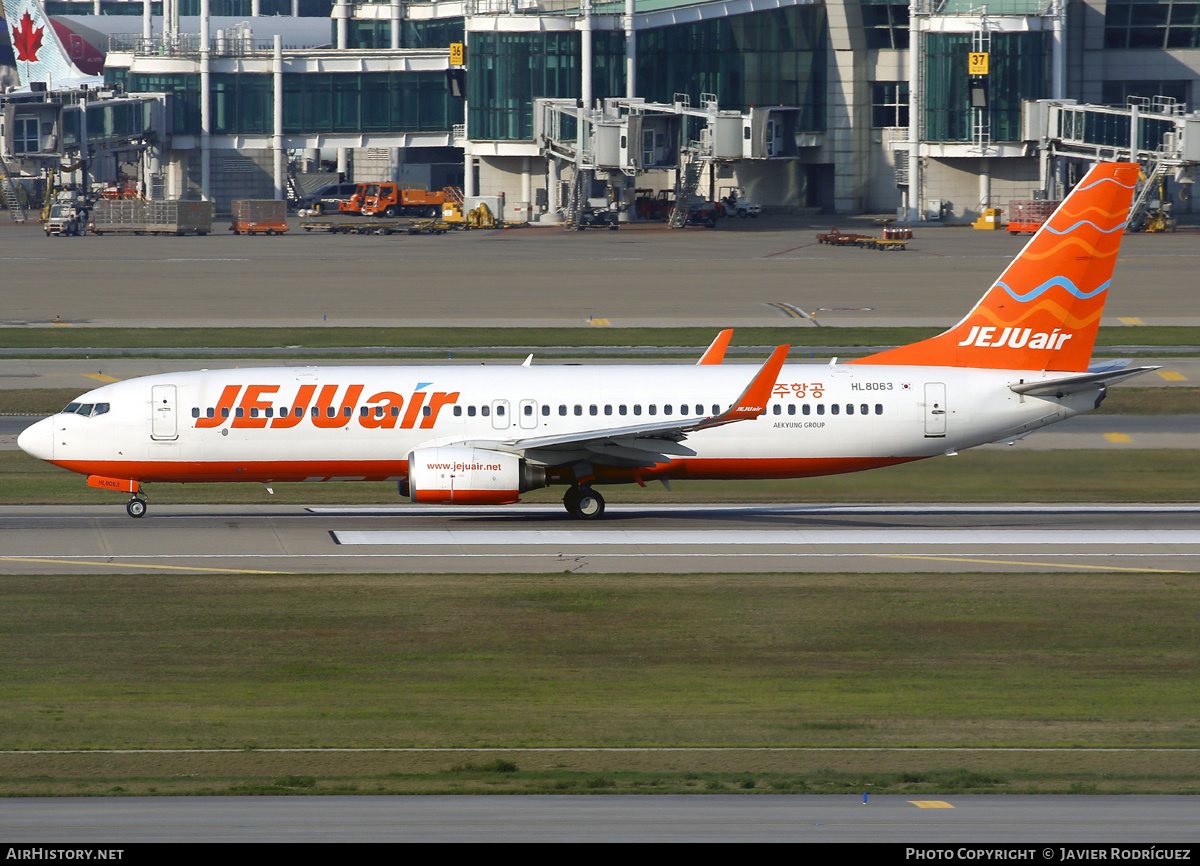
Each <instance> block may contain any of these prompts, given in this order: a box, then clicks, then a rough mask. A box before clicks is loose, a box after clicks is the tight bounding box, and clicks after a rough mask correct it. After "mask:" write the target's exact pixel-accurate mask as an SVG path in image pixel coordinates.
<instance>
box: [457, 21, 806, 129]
mask: <svg viewBox="0 0 1200 866" xmlns="http://www.w3.org/2000/svg"><path fill="white" fill-rule="evenodd" d="M592 38H593V42H592V57H593V60H594V62H595V69H594V72H593V78H592V93H593V96H594V98H596V99H603V98H605V97H610V96H623V95H624V94H625V42H624V34H623V33H621V32H619V31H602V30H598V31H594V32H593V35H592ZM827 38H828V33H827V28H826V17H825V9H824V7H823V6H802V7H796V6H793V7H789V8H786V9H774V10H770V11H766V12H755V13H750V14H747V15H737V16H731V17H726V18H717V19H712V20H708V21H699V22H695V23H690V24H678V25H674V26H670V27H659V28H654V29H651V30H641V31H638V34H637V56H638V71H637V75H638V82H639V87H638V90H639V92H640V93H639V95H641V96H644V97H645V98H646V99H647V100H648V101H650V102H672V101H673V99H674V95H675V94H676V93H686V94H687V95H688V96H689V97H690V98H691V100H692V104H693V105H698V104H699V102H700V94H701V93H714V94H716V96H717V101H718V102H719V103H720V105H721V107H722V108H726V109H737V110H741V111H746V110H748V109H749V108H750V107H751V106H755V105H758V106H763V105H789V106H796V107H799V108H800V109H801V118H800V129H801V130H802V131H806V132H811V131H820V130H822V129H824V126H825V64H826V52H825V44H826V42H827ZM579 57H580V34H579V33H577V32H573V31H563V32H517V33H486V32H481V33H472V34H471V53H470V62H469V64H468V72H467V102H468V104H469V105H470V109H469V112H470V117H469V122H468V129H469V132H470V136H471V138H472V139H476V140H528V139H530V138H532V137H533V100H534V99H537V98H539V97H548V98H560V99H563V98H566V99H569V98H578V97H579V95H580V91H579V87H580V84H579V77H580V76H579Z"/></svg>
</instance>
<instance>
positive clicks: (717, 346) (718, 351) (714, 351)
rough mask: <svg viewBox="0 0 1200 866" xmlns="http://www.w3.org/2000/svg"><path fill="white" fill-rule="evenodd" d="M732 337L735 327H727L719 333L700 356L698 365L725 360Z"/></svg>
mask: <svg viewBox="0 0 1200 866" xmlns="http://www.w3.org/2000/svg"><path fill="white" fill-rule="evenodd" d="M731 339H733V328H726V329H725V330H724V331H722V332H721V333H719V334H717V338H716V339H715V340H713V341H712V343H711V344H710V345H709V347H708V348H707V349H706V350H705V351H704V354H703V355H701V356H700V360H699V361H697V362H696V365H697V366H699V365H701V364H720V363H721V362H722V361H724V360H725V350H726V349H728V348H729V341H730V340H731Z"/></svg>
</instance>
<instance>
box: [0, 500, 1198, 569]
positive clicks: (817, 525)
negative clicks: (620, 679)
mask: <svg viewBox="0 0 1200 866" xmlns="http://www.w3.org/2000/svg"><path fill="white" fill-rule="evenodd" d="M1198 516H1200V505H1183V504H1181V505H1141V504H1129V505H828V506H822V505H774V506H765V505H679V506H672V505H654V506H645V505H639V506H630V505H614V506H610V508H609V509H608V512H607V513H606V515H605V518H604V519H603V520H599V521H595V522H588V523H579V522H577V521H574V520H571V519H570V518H569V517H568V516H567V515H566V512H565V511H564V510H563V508H562V507H561V506H559V505H525V504H521V505H515V506H504V507H495V508H489V507H477V508H455V507H439V506H419V505H396V506H363V507H350V506H310V507H302V506H278V507H272V506H269V505H261V506H245V505H243V506H200V505H162V506H155V505H154V504H153V503H152V504H151V509H150V514H149V516H147V517H144V518H141V519H132V518H130V517H128V516H127V515H126V514H125V511H124V508H123V507H122V506H121V505H120V504H119V503H117V502H114V503H113V505H112V506H106V507H96V506H21V507H15V506H7V507H3V508H0V570H2V571H3V572H5V573H8V574H55V573H64V572H69V573H79V574H115V573H124V574H135V573H142V574H145V573H151V572H158V573H163V572H185V571H186V572H193V573H209V574H223V573H235V572H236V573H246V572H249V573H262V574H269V573H315V574H329V573H492V574H502V573H561V572H587V573H628V572H644V573H654V574H669V573H694V572H742V573H745V572H793V573H798V572H830V571H837V572H846V571H853V572H863V573H866V572H980V571H987V572H1055V571H1078V570H1081V569H1083V570H1099V571H1106V570H1119V571H1147V570H1152V571H1170V572H1197V571H1200V528H1198V526H1197V517H1198Z"/></svg>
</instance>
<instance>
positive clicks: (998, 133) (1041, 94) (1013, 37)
mask: <svg viewBox="0 0 1200 866" xmlns="http://www.w3.org/2000/svg"><path fill="white" fill-rule="evenodd" d="M1050 39H1051V35H1050V34H1049V33H1047V32H1045V31H1034V32H1031V33H995V34H992V37H991V43H992V44H991V51H990V60H989V63H990V69H989V72H988V75H987V76H986V81H987V88H988V114H989V118H990V120H991V139H992V140H993V141H1019V140H1020V138H1021V102H1022V100H1025V99H1045V98H1047V97H1049V96H1050V59H1051V58H1050V48H1051V45H1050ZM972 50H973V49H972V35H971V34H970V33H927V34H925V69H926V77H925V106H924V108H925V110H924V125H925V129H924V136H923V137H924V139H925V140H926V141H971V140H972V138H973V129H972V120H973V114H974V111H973V109H972V108H971V95H970V89H969V88H970V77H969V76H968V75H967V55H968V54H970V53H971V51H972Z"/></svg>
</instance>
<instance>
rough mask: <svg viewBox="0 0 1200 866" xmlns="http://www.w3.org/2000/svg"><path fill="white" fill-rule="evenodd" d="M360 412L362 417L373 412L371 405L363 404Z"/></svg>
mask: <svg viewBox="0 0 1200 866" xmlns="http://www.w3.org/2000/svg"><path fill="white" fill-rule="evenodd" d="M358 414H359V416H360V417H362V418H366V417H367V416H368V415H370V414H371V409H370V407H369V406H363V407H362V408H361V409H359V410H358Z"/></svg>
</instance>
